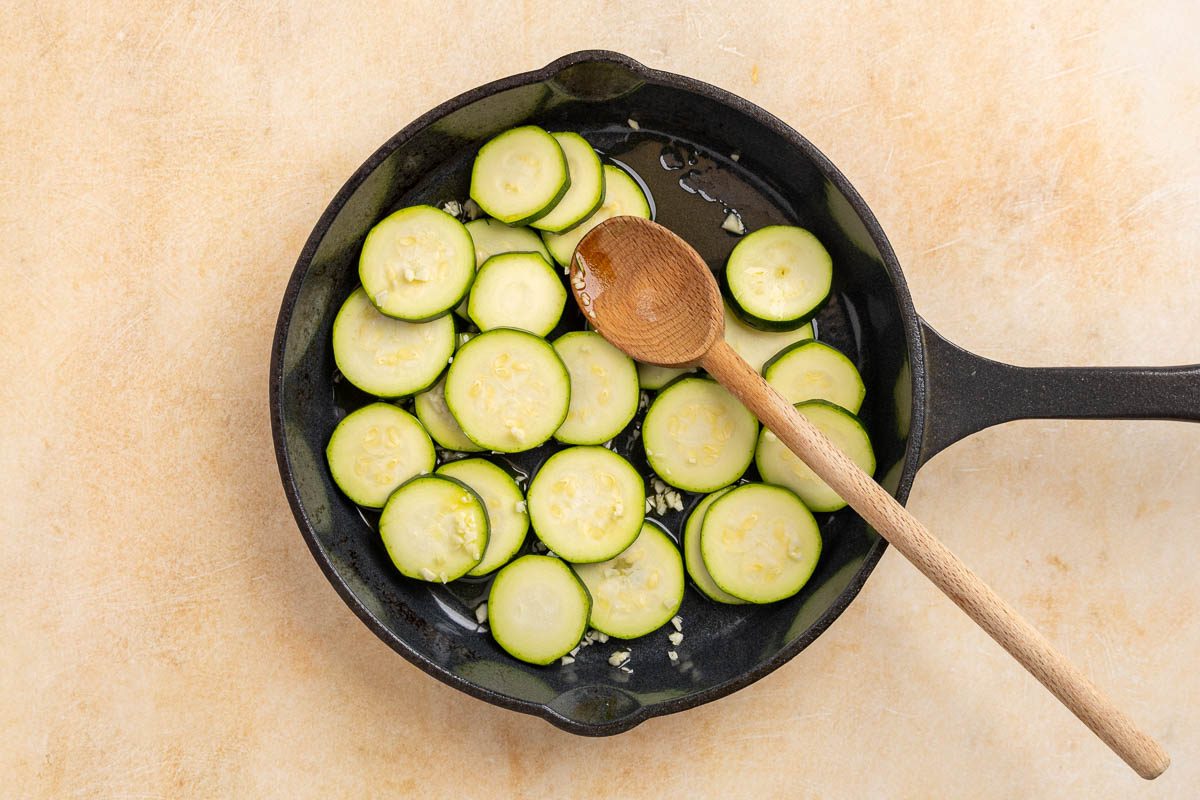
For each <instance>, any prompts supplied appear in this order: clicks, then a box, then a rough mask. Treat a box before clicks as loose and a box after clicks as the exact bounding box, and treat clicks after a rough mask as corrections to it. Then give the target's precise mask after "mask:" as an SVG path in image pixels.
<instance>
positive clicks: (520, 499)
mask: <svg viewBox="0 0 1200 800" xmlns="http://www.w3.org/2000/svg"><path fill="white" fill-rule="evenodd" d="M434 474H436V475H442V476H445V477H449V478H457V479H458V480H460V481H462V482H463V483H465V484H466V485H467V486H470V487H471V488H472V489H474V490H475V494H477V495H479V498H480V499H481V500H483V508H484V510H485V511H487V516H488V543H487V549H486V550H484V552H483V560H482V561H480V562H479V563H478V564H476V565H475V566H474V567H472V568H471V571H470V572H468V573H467V574H468V575H487V574H488V573H489V572H492V571H493V570H496V569H499V568H500V567H502V566H504V565H505V564H507V563H508V561H509V559H511V558H512V557H513V556H515V555H516V554H517V551H518V550H520V549H521V545H522V544H524V543H525V534H526V533H528V532H529V513H528V512H527V511H526V510H525V496H524V495H523V494H521V487H519V486H517V482H516V481H515V480H513V478H512V476H511V475H509V474H508V473H507V472H505V471H504V470H503V469H501V468H500V467H498V466H497V465H495V464H493V463H492V462H491V461H487V460H485V459H482V458H464V459H460V460H458V461H451V462H450V463H448V464H443V465H442V466H440V467H438V470H437V472H436V473H434Z"/></svg>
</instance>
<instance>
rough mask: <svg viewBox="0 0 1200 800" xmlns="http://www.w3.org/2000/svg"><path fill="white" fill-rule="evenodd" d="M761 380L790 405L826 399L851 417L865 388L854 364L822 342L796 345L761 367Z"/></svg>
mask: <svg viewBox="0 0 1200 800" xmlns="http://www.w3.org/2000/svg"><path fill="white" fill-rule="evenodd" d="M763 377H764V378H766V379H767V383H769V384H771V385H772V386H774V387H775V388H776V389H777V390H779V393H780V394H781V395H783V396H784V399H786V400H787V401H788V402H789V403H803V402H804V401H806V400H827V401H829V402H830V403H833V404H834V405H838V406H841V407H842V408H844V409H846V410H847V411H849V412H850V413H852V414H857V413H858V409H859V408H861V407H862V402H863V398H864V397H866V396H867V388H866V387H865V386H864V385H863V379H862V376H861V375H859V374H858V370H857V369H856V368H855V366H854V362H852V361H851V360H850V359H848V358H846V356H845V355H843V354H842V352H841V351H840V350H837V349H835V348H833V347H830V346H829V345H827V344H824V343H823V342H818V341H814V340H811V339H810V340H808V341H803V342H797V343H796V344H793V345H790V346H788V347H786V348H784V349H783V350H782V351H780V352H779V353H778V354H777V355H776V356H775V357H774V358H772V359H771V360H770V361H768V362H767V363H766V365H765V366H764V367H763Z"/></svg>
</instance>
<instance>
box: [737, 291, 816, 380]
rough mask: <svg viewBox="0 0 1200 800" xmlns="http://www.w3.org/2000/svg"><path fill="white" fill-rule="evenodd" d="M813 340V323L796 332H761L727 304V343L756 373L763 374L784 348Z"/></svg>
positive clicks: (802, 326)
mask: <svg viewBox="0 0 1200 800" xmlns="http://www.w3.org/2000/svg"><path fill="white" fill-rule="evenodd" d="M812 338H814V337H813V327H812V323H805V324H804V325H801V326H800V327H799V328H796V330H794V331H783V332H774V331H760V330H758V329H757V328H751V327H750V326H749V325H747V324H746V323H744V322H742V321H741V320H740V319H738V318H737V315H736V314H734V313H733V311H731V310H730V308H729V304H728V303H726V304H725V341H726V342H728V343H729V346H730V347H732V348H733V349H734V350H736V351H737V354H738V355H740V356H741V357H742V358H744V359H745V360H746V363H747V364H749V365H750V366H752V367H754V369H755V371H756V372H759V373H761V372H762V370H763V365H764V364H766V363H767V361H769V360H770V359H771V357H772V356H773V355H775V354H776V353H778V352H779V351H780V350H782V349H783V348H785V347H787V346H788V345H790V344H795V343H796V342H799V341H802V340H804V339H812Z"/></svg>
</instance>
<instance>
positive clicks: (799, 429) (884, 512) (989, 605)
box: [700, 339, 1171, 779]
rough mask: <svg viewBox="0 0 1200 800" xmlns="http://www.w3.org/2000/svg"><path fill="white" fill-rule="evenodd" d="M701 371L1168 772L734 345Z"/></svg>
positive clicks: (1077, 708)
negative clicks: (714, 379) (737, 350)
mask: <svg viewBox="0 0 1200 800" xmlns="http://www.w3.org/2000/svg"><path fill="white" fill-rule="evenodd" d="M700 365H701V366H702V367H704V369H706V370H708V372H709V373H711V374H712V376H713V377H714V378H716V379H717V380H718V381H720V382H721V383H722V384H723V385H724V386H725V387H726V388H727V389H729V391H731V392H732V393H733V394H734V395H736V396H737V397H738V399H740V400H741V401H742V402H743V403H744V404H745V405H746V407H747V408H749V409H750V410H751V411H753V412H754V414H755V415H756V416H757V417H758V418H759V419H760V420H762V422H763V424H765V425H766V426H767V427H768V428H770V429H771V430H772V431H774V432H775V435H777V436H778V437H779V438H780V439H781V440H782V441H783V442H784V443H785V444H786V445H787V446H788V447H789V448H790V449H791V450H792V452H794V453H795V454H796V455H798V456H800V458H801V459H802V460H803V461H804V463H806V464H807V465H808V466H809V467H810V468H811V469H812V470H813V471H814V472H815V473H817V475H819V476H820V477H821V479H822V480H824V481H825V482H826V483H827V484H829V485H830V486H831V487H832V488H833V489H834V490H835V491H836V492H837V493H838V494H839V495H841V497H842V499H844V500H845V501H846V502H847V503H849V504H850V507H851V508H853V509H854V510H855V511H857V512H858V513H859V514H861V515H862V517H863V519H865V520H866V521H867V522H869V523H870V524H871V525H872V526H873V527H874V528H875V530H876V531H878V532H879V533H880V534H881V535H882V536H883V537H884V538H886V539H887V540H888V541H889V542H891V543H892V545H893V546H894V547H895V548H896V549H897V550H899V551H900V552H901V553H902V554H903V555H904V557H905V558H907V559H908V560H909V561H911V562H912V563H913V564H914V565H915V566H916V567H917V569H919V570H920V571H921V572H922V573H924V574H925V577H927V578H929V580H931V581H933V583H934V585H935V586H937V587H938V588H939V589H941V590H942V591H943V592H945V593H946V595H947V596H948V597H949V598H950V599H951V600H953V601H954V602H955V604H956V605H957V606H958V607H959V608H961V609H962V610H963V611H965V612H966V613H967V616H969V617H970V618H971V619H972V620H974V621H975V623H976V624H977V625H979V627H981V628H983V629H984V630H985V631H987V632H988V634H989V635H990V636H991V637H992V638H993V639H995V640H996V641H997V642H999V643H1000V646H1001V647H1003V648H1004V649H1005V650H1007V651H1008V652H1009V654H1010V655H1011V656H1012V657H1013V658H1015V659H1016V660H1017V661H1019V662H1020V663H1021V664H1022V665H1023V666H1024V667H1025V669H1027V670H1029V672H1030V673H1032V674H1033V676H1034V677H1035V678H1037V679H1038V680H1039V681H1041V682H1042V685H1043V686H1045V687H1046V688H1047V689H1049V690H1050V692H1051V693H1052V694H1053V695H1054V696H1055V697H1057V698H1058V699H1059V700H1060V701H1061V702H1062V703H1063V705H1065V706H1066V707H1067V708H1069V709H1071V711H1072V712H1074V714H1075V716H1077V717H1079V719H1080V720H1082V721H1083V724H1084V725H1087V726H1088V727H1089V728H1091V729H1092V732H1093V733H1095V734H1096V735H1097V736H1099V737H1100V738H1101V739H1102V740H1103V741H1104V743H1105V744H1107V745H1108V746H1109V747H1111V748H1112V749H1113V751H1114V752H1116V754H1117V755H1119V756H1120V757H1121V758H1122V759H1124V760H1125V763H1127V764H1129V766H1131V767H1133V769H1134V770H1136V771H1137V773H1138V774H1139V775H1141V776H1142V777H1143V778H1146V779H1152V778H1156V777H1158V776H1159V775H1160V774H1161V773H1162V772H1163V770H1165V769H1166V768H1167V766H1168V765H1169V764H1170V763H1171V759H1170V757H1169V756H1168V755H1167V753H1166V752H1165V751H1164V750H1163V749H1162V747H1161V746H1160V745H1159V744H1158V742H1156V741H1155V740H1154V739H1152V738H1151V737H1150V736H1148V735H1147V734H1145V733H1144V732H1142V731H1141V730H1140V729H1138V727H1137V726H1136V725H1134V724H1133V721H1132V720H1130V719H1129V717H1127V716H1125V714H1124V713H1122V712H1121V710H1120V709H1118V708H1117V707H1116V706H1115V705H1113V703H1112V701H1111V700H1109V699H1108V698H1107V697H1105V696H1104V695H1103V694H1101V693H1100V691H1099V690H1098V689H1097V688H1096V687H1095V686H1093V685H1092V683H1091V682H1090V681H1089V680H1088V679H1087V678H1086V677H1085V676H1084V674H1083V673H1082V672H1080V671H1079V670H1078V669H1076V668H1075V667H1074V666H1073V665H1072V664H1071V663H1070V662H1069V661H1067V659H1066V658H1065V657H1064V656H1063V655H1062V653H1060V652H1058V650H1056V649H1055V648H1054V646H1053V645H1051V644H1050V642H1048V641H1047V640H1046V638H1045V637H1044V636H1042V635H1041V634H1040V633H1038V631H1037V630H1036V629H1035V628H1034V627H1033V626H1032V625H1030V624H1029V623H1028V622H1026V621H1025V620H1024V619H1023V618H1022V617H1021V616H1020V615H1019V614H1018V613H1017V612H1016V611H1015V610H1013V608H1012V607H1011V606H1010V605H1008V603H1006V602H1004V600H1002V599H1001V598H1000V596H999V595H997V594H996V593H995V592H994V591H992V589H991V587H989V586H988V585H987V584H986V583H984V582H983V581H982V580H981V579H980V578H979V576H978V575H976V574H975V573H974V572H972V571H971V570H970V569H969V568H968V567H967V566H966V565H965V564H964V563H963V562H962V561H960V560H959V559H958V557H957V556H955V555H954V554H953V553H952V552H950V550H949V548H947V547H946V546H945V545H944V544H942V543H941V542H940V541H938V540H937V539H936V538H934V536H933V534H931V533H930V532H929V531H928V530H927V529H926V528H925V526H924V525H922V524H921V523H920V522H918V521H917V519H916V518H915V517H913V516H912V515H911V514H910V513H908V511H906V510H905V509H904V507H903V506H902V505H900V503H898V502H897V501H896V499H895V498H894V497H892V496H891V495H890V494H888V493H887V492H886V491H885V490H884V489H883V488H882V487H881V486H880V485H879V484H877V483H876V482H875V481H874V479H873V478H872V477H871V476H870V475H868V474H867V473H865V472H863V471H862V469H860V468H859V467H858V466H857V465H856V464H855V463H854V462H853V461H851V460H850V458H849V457H848V456H846V455H845V454H844V453H842V452H841V451H840V450H838V449H837V447H835V446H834V444H833V443H832V442H830V441H829V439H828V438H826V436H825V435H824V434H823V433H821V432H820V431H819V430H817V428H816V427H814V426H813V425H812V423H810V422H808V420H806V419H805V418H804V417H803V416H802V415H801V414H800V413H799V412H798V411H796V409H795V408H793V407H792V405H791V404H790V403H788V402H787V400H785V399H784V398H783V397H782V396H781V395H780V394H779V393H778V392H777V391H775V390H774V389H773V388H772V387H771V386H769V385H768V384H767V382H766V381H765V380H764V379H763V378H762V377H761V376H760V375H759V374H758V373H757V372H755V371H754V369H753V368H752V367H751V366H750V365H749V364H747V363H746V362H745V361H744V360H742V358H741V356H739V355H738V354H737V353H735V352H734V351H733V349H732V348H730V347H729V345H727V344H726V343H725V342H724V341H722V340H720V339H718V340H717V343H716V344H715V345H714V346H713V348H712V349H711V350H709V352H708V353H707V354H706V355H705V356H704V358H703V359H702V360H701V362H700Z"/></svg>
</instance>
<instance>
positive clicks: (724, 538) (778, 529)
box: [700, 483, 821, 603]
mask: <svg viewBox="0 0 1200 800" xmlns="http://www.w3.org/2000/svg"><path fill="white" fill-rule="evenodd" d="M700 554H701V556H703V558H704V567H705V569H707V570H708V573H709V575H710V576H711V577H712V579H713V581H714V582H715V583H716V584H717V586H719V587H720V588H721V589H722V590H723V591H725V592H728V593H729V594H731V595H733V596H734V597H740V598H742V599H743V600H745V601H747V602H750V603H774V602H775V601H776V600H783V599H784V598H787V597H791V596H792V595H794V594H795V593H796V592H798V591H800V589H802V588H803V587H804V584H806V583H808V579H809V578H810V577H811V576H812V573H813V570H814V569H816V567H817V560H818V559H819V558H820V557H821V531H820V529H819V528H818V527H817V521H816V520H815V519H813V515H812V514H811V513H809V511H808V509H807V508H805V507H804V503H802V502H800V498H798V497H796V495H794V494H792V493H791V492H790V491H788V490H787V489H784V488H782V487H780V486H768V485H767V484H765V483H747V484H743V485H742V486H738V487H737V488H735V489H733V490H732V491H730V492H729V493H728V494H725V495H722V496H721V497H719V498H717V500H716V501H715V502H714V503H713V504H712V505H711V506H709V508H708V511H707V513H705V515H704V522H703V524H702V525H701V530H700Z"/></svg>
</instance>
